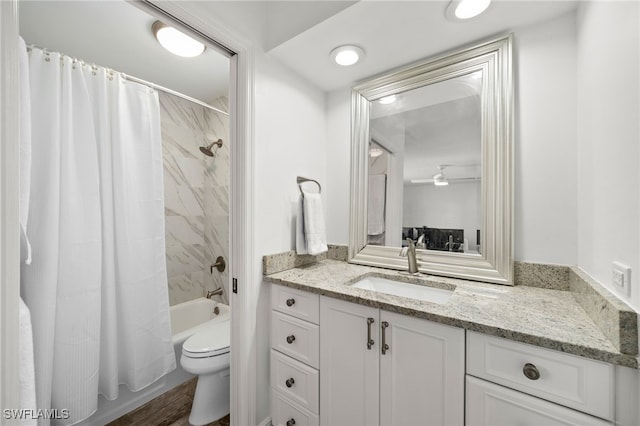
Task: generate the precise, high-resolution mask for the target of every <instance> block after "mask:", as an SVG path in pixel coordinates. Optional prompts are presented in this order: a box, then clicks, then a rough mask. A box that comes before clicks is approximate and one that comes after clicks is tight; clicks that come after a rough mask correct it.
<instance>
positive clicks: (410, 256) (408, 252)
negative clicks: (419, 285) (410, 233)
mask: <svg viewBox="0 0 640 426" xmlns="http://www.w3.org/2000/svg"><path fill="white" fill-rule="evenodd" d="M407 243H408V244H409V246H408V247H403V248H402V250H400V256H402V257H406V258H407V261H408V262H409V273H410V274H416V273H418V261H417V260H416V246H415V244H413V240H412V239H411V238H407Z"/></svg>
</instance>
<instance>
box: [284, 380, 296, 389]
mask: <svg viewBox="0 0 640 426" xmlns="http://www.w3.org/2000/svg"><path fill="white" fill-rule="evenodd" d="M295 382H296V381H295V380H293V377H292V378H290V379H287V381H286V382H284V384H285V385H287V387H288V388H290V387H291V386H293V384H294V383H295Z"/></svg>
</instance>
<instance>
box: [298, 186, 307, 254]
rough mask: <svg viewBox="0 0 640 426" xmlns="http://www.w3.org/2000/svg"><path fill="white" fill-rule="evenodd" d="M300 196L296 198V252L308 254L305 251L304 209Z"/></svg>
mask: <svg viewBox="0 0 640 426" xmlns="http://www.w3.org/2000/svg"><path fill="white" fill-rule="evenodd" d="M302 203H303V201H302V196H301V197H300V200H298V216H297V217H296V253H297V254H309V252H308V251H307V240H306V239H305V236H304V209H303V207H302Z"/></svg>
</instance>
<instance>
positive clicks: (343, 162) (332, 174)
mask: <svg viewBox="0 0 640 426" xmlns="http://www.w3.org/2000/svg"><path fill="white" fill-rule="evenodd" d="M350 132H351V89H348V88H346V89H341V90H336V91H333V92H331V93H329V94H328V95H327V152H326V157H327V169H328V171H329V172H328V173H327V190H326V196H325V200H326V207H327V216H325V219H326V222H327V241H328V242H330V243H333V244H341V245H348V244H349V201H350V197H349V191H350V185H351V180H350V179H351V177H350V170H351V133H350Z"/></svg>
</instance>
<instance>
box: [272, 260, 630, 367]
mask: <svg viewBox="0 0 640 426" xmlns="http://www.w3.org/2000/svg"><path fill="white" fill-rule="evenodd" d="M365 276H378V277H386V278H391V279H394V280H398V281H404V282H410V283H413V284H421V285H429V286H431V287H438V288H445V289H455V291H454V293H453V296H452V297H451V299H449V301H448V302H447V303H445V304H436V303H430V302H423V301H419V300H414V299H408V298H404V297H399V296H392V295H387V294H383V293H379V292H373V291H369V290H362V289H358V288H353V287H350V286H349V285H350V284H353V283H354V282H356V281H358V280H360V279H361V278H363V277H365ZM264 279H265V281H268V282H271V283H276V284H281V285H284V286H288V287H293V288H297V289H301V290H306V291H310V292H313V293H318V294H321V295H325V296H330V297H335V298H338V299H343V300H347V301H350V302H355V303H359V304H363V305H367V306H372V307H376V308H381V309H384V310H387V311H391V312H398V313H401V314H405V315H410V316H414V317H419V318H424V319H427V320H430V321H435V322H439V323H442V324H449V325H452V326H455V327H461V328H465V329H467V330H473V331H478V332H480V333H484V334H489V335H493V336H498V337H504V338H507V339H510V340H514V341H518V342H523V343H529V344H532V345H536V346H540V347H544V348H548V349H554V350H558V351H562V352H566V353H569V354H574V355H579V356H583V357H586V358H591V359H596V360H600V361H605V362H609V363H612V364H617V365H622V366H626V367H631V368H638V360H637V358H636V357H635V356H633V355H627V354H623V353H621V352H620V351H619V350H618V349H617V348H616V347H615V346H614V345H613V344H612V343H611V342H610V341H609V340H608V339H607V338H606V337H605V335H604V334H603V333H602V331H601V330H600V329H599V328H598V327H597V326H596V324H595V323H594V322H593V320H592V319H591V318H590V317H589V316H588V315H587V313H586V312H585V311H584V309H583V308H582V307H581V306H580V305H579V304H578V302H577V301H576V299H575V298H574V296H573V295H572V293H570V292H568V291H561V290H550V289H545V288H536V287H531V286H524V285H522V286H514V287H509V286H499V285H493V284H484V283H476V282H471V281H464V280H458V279H452V278H443V277H436V276H428V275H420V276H411V275H408V274H407V273H406V272H400V271H392V270H387V269H380V268H373V267H368V266H360V265H354V264H350V263H347V262H342V261H336V260H329V259H327V260H322V261H319V262H317V263H313V264H310V265H306V266H301V267H297V268H293V269H289V270H286V271H282V272H277V273H274V274H270V275H265V277H264Z"/></svg>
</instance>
